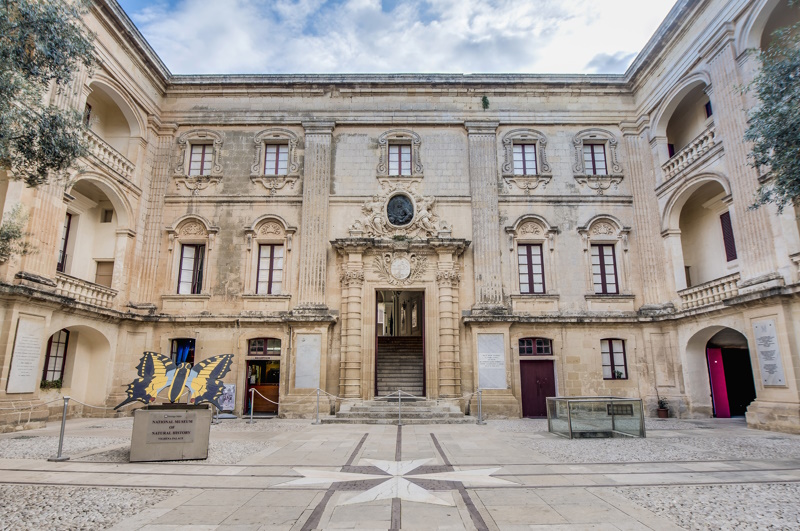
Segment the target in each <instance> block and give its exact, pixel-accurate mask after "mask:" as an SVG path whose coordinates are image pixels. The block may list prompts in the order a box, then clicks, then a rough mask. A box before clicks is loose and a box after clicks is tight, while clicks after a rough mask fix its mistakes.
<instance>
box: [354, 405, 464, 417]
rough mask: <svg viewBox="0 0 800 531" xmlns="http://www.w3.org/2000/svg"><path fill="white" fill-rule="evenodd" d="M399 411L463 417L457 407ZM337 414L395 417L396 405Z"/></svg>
mask: <svg viewBox="0 0 800 531" xmlns="http://www.w3.org/2000/svg"><path fill="white" fill-rule="evenodd" d="M401 409H402V411H403V414H405V413H406V411H408V412H409V413H431V412H432V414H442V415H451V414H456V415H463V413H462V412H461V410H459V409H458V408H457V407H452V408H442V409H436V410H434V411H432V410H431V409H429V408H424V407H414V406H405V405H404V406H402V407H401ZM339 412H340V413H343V414H348V415H350V414H355V413H359V414H360V413H369V414H376V415H377V414H389V415H391V414H395V415H396V414H397V404H395V406H394V407H393V408H380V409H378V408H368V407H357V406H354V407H352V408H350V409H348V410H347V411H344V410H340V411H339Z"/></svg>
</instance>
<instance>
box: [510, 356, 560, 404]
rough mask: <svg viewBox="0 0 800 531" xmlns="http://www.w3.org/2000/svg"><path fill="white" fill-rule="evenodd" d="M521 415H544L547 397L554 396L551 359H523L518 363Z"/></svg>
mask: <svg viewBox="0 0 800 531" xmlns="http://www.w3.org/2000/svg"><path fill="white" fill-rule="evenodd" d="M519 369H520V370H519V372H520V383H521V386H522V416H523V417H546V416H547V397H548V396H556V380H555V371H554V370H553V360H523V361H520V364H519Z"/></svg>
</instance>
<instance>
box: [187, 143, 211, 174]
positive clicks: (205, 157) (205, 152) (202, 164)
mask: <svg viewBox="0 0 800 531" xmlns="http://www.w3.org/2000/svg"><path fill="white" fill-rule="evenodd" d="M213 150H214V148H213V146H211V145H209V144H193V145H192V156H191V160H190V161H189V175H200V176H202V175H210V174H211V160H212V158H213V155H212V154H213Z"/></svg>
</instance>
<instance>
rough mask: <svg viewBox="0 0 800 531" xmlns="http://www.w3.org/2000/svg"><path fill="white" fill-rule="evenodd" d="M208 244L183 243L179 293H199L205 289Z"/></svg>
mask: <svg viewBox="0 0 800 531" xmlns="http://www.w3.org/2000/svg"><path fill="white" fill-rule="evenodd" d="M205 254H206V246H205V245H202V244H196V245H181V262H180V272H179V274H178V294H179V295H197V294H199V293H200V292H201V290H202V289H203V258H205Z"/></svg>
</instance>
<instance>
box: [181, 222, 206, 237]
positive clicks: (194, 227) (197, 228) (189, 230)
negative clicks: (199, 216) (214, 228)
mask: <svg viewBox="0 0 800 531" xmlns="http://www.w3.org/2000/svg"><path fill="white" fill-rule="evenodd" d="M178 234H179V235H180V236H206V234H207V232H206V228H205V227H203V224H202V223H200V222H198V221H188V222H186V223H184V224H183V225H181V228H180V229H179V230H178Z"/></svg>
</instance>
